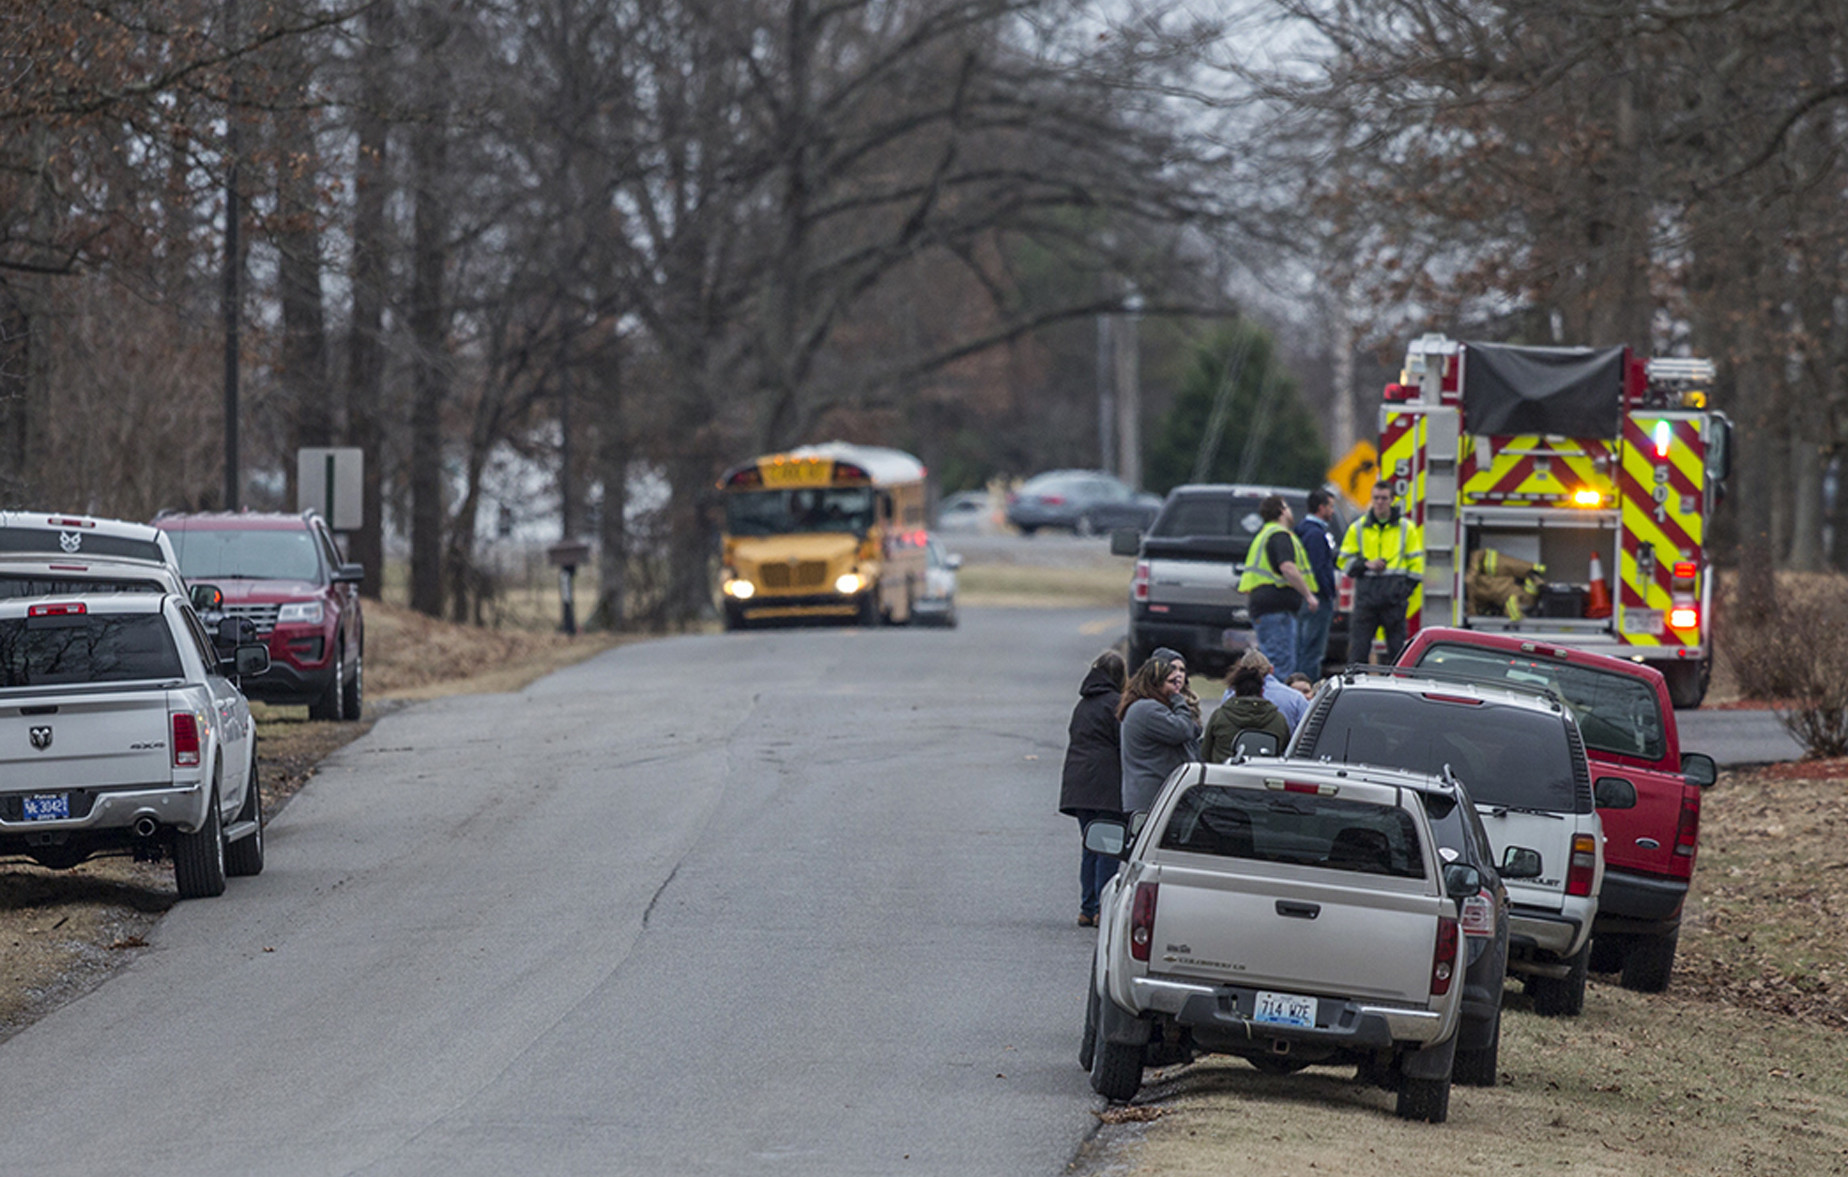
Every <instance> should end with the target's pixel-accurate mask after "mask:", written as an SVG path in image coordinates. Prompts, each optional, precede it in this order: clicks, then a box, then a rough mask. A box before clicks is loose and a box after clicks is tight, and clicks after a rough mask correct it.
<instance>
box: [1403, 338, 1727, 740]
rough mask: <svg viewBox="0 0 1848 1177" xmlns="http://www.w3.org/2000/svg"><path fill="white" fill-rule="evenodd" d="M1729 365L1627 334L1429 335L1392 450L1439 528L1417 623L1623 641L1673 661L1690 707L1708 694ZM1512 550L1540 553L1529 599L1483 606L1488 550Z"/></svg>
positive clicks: (1420, 508) (1519, 556) (1412, 353)
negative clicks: (1550, 337)
mask: <svg viewBox="0 0 1848 1177" xmlns="http://www.w3.org/2000/svg"><path fill="white" fill-rule="evenodd" d="M1713 375H1714V367H1713V364H1712V362H1711V361H1709V360H1703V359H1686V358H1644V357H1641V356H1637V355H1634V354H1633V353H1632V352H1631V350H1630V349H1629V348H1627V347H1612V348H1559V347H1522V346H1514V345H1507V344H1488V343H1462V342H1458V341H1455V340H1451V339H1447V338H1445V337H1443V336H1442V335H1426V336H1424V337H1423V338H1421V339H1418V340H1417V341H1415V342H1413V343H1412V344H1411V346H1410V347H1409V348H1408V349H1407V352H1406V357H1405V367H1404V370H1403V371H1402V372H1401V373H1400V376H1399V380H1398V382H1397V383H1394V384H1389V385H1387V386H1386V391H1385V399H1384V403H1383V404H1382V406H1381V408H1380V465H1379V469H1380V476H1381V477H1383V478H1389V479H1390V480H1391V483H1392V489H1393V495H1394V497H1395V498H1396V499H1397V500H1398V501H1399V502H1400V504H1402V508H1403V510H1404V511H1405V512H1406V514H1407V515H1408V516H1409V518H1410V519H1411V521H1412V522H1413V523H1415V524H1417V525H1418V526H1419V527H1420V528H1422V529H1423V533H1424V546H1425V574H1424V580H1423V583H1422V584H1421V585H1420V586H1419V587H1418V588H1417V589H1416V590H1415V591H1414V592H1413V594H1412V596H1411V599H1410V601H1409V602H1408V604H1407V608H1406V623H1407V625H1406V628H1407V632H1408V634H1410V633H1415V632H1417V630H1418V629H1419V627H1421V626H1424V625H1451V626H1460V627H1463V628H1466V629H1483V630H1495V631H1501V632H1510V633H1519V634H1532V635H1534V637H1535V639H1536V640H1542V641H1545V642H1547V643H1548V644H1552V645H1562V646H1575V647H1579V648H1581V649H1588V650H1596V651H1598V652H1600V653H1605V654H1614V655H1617V656H1620V657H1625V658H1630V659H1633V660H1635V661H1638V662H1646V663H1648V664H1649V665H1651V666H1654V667H1655V668H1656V669H1658V670H1660V671H1661V672H1662V674H1663V676H1664V677H1665V678H1666V679H1667V680H1668V688H1669V693H1670V695H1671V697H1672V698H1673V701H1674V704H1675V706H1677V707H1695V706H1699V704H1700V701H1701V699H1702V698H1703V697H1704V696H1705V694H1706V691H1707V681H1708V677H1709V675H1710V674H1711V671H1712V667H1713V609H1712V605H1713V587H1714V586H1713V576H1714V574H1713V567H1712V564H1711V562H1710V561H1709V560H1708V556H1707V548H1706V544H1707V535H1708V533H1709V525H1710V523H1711V520H1712V513H1713V511H1714V510H1715V509H1716V508H1717V506H1718V505H1719V500H1720V497H1721V495H1722V494H1723V493H1724V486H1723V483H1724V480H1725V478H1726V477H1727V474H1728V472H1729V460H1730V453H1731V444H1730V442H1731V434H1732V425H1731V423H1730V422H1729V421H1728V420H1727V419H1726V417H1725V415H1724V414H1722V413H1718V412H1714V411H1712V410H1710V409H1708V408H1707V396H1706V392H1705V387H1706V386H1707V385H1708V384H1709V383H1710V382H1711V381H1712V379H1713ZM1490 553H1493V555H1492V556H1491V555H1490ZM1496 559H1500V560H1503V561H1507V562H1510V563H1515V566H1517V567H1519V566H1521V565H1522V564H1524V565H1528V566H1532V567H1533V569H1534V571H1533V574H1532V579H1531V588H1532V589H1533V591H1532V594H1531V595H1530V596H1528V597H1527V598H1525V604H1526V607H1525V608H1522V607H1515V608H1508V607H1501V608H1496V609H1493V610H1491V609H1489V608H1488V607H1485V606H1484V605H1483V603H1482V602H1481V600H1480V599H1478V600H1477V601H1476V602H1474V603H1473V604H1472V600H1471V594H1470V593H1469V592H1468V591H1467V584H1468V578H1469V576H1470V573H1471V570H1472V560H1473V561H1474V562H1475V563H1474V565H1473V567H1474V568H1475V569H1477V570H1480V569H1481V568H1482V567H1483V565H1484V562H1485V561H1487V562H1489V563H1493V561H1495V560H1496ZM1516 562H1518V563H1516Z"/></svg>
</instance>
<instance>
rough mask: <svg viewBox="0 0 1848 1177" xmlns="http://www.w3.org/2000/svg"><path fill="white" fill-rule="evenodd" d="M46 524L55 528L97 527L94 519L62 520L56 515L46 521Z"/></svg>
mask: <svg viewBox="0 0 1848 1177" xmlns="http://www.w3.org/2000/svg"><path fill="white" fill-rule="evenodd" d="M45 522H47V523H49V524H51V525H52V526H53V527H95V526H96V521H95V520H94V519H60V518H59V517H58V516H56V515H53V516H52V517H51V518H49V519H47V520H45Z"/></svg>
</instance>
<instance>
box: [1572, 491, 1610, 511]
mask: <svg viewBox="0 0 1848 1177" xmlns="http://www.w3.org/2000/svg"><path fill="white" fill-rule="evenodd" d="M1572 505H1573V506H1575V507H1601V506H1603V505H1604V495H1603V493H1602V492H1600V491H1595V490H1590V489H1584V490H1575V491H1573V492H1572Z"/></svg>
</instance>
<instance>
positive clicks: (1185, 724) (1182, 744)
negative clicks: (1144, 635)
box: [1117, 658, 1200, 813]
mask: <svg viewBox="0 0 1848 1177" xmlns="http://www.w3.org/2000/svg"><path fill="white" fill-rule="evenodd" d="M1117 715H1118V717H1119V718H1121V719H1122V721H1123V812H1124V813H1146V812H1147V811H1148V810H1149V808H1150V807H1151V806H1153V805H1154V804H1155V795H1156V794H1157V793H1159V792H1161V786H1162V784H1163V783H1164V782H1165V781H1167V779H1168V774H1169V773H1171V772H1173V771H1174V770H1175V769H1176V768H1178V767H1179V766H1181V765H1183V764H1187V763H1189V762H1190V761H1194V760H1198V759H1199V758H1200V725H1199V723H1198V722H1196V721H1195V720H1194V717H1193V714H1192V712H1191V711H1190V710H1189V709H1188V706H1187V671H1186V670H1185V669H1184V668H1182V667H1180V666H1177V665H1176V664H1175V663H1173V662H1170V661H1169V660H1168V659H1166V658H1150V659H1149V660H1148V661H1147V662H1144V663H1143V664H1142V666H1141V667H1140V668H1139V669H1138V670H1137V671H1136V673H1135V675H1134V677H1132V678H1131V679H1130V680H1129V685H1128V686H1127V687H1125V688H1124V690H1123V700H1122V702H1121V703H1119V704H1118V705H1117Z"/></svg>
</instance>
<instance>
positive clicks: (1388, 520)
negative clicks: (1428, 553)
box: [1339, 481, 1424, 664]
mask: <svg viewBox="0 0 1848 1177" xmlns="http://www.w3.org/2000/svg"><path fill="white" fill-rule="evenodd" d="M1339 563H1340V564H1341V566H1342V567H1343V568H1346V569H1347V570H1348V574H1349V575H1350V576H1352V577H1353V578H1354V612H1353V614H1352V615H1351V616H1350V617H1349V618H1348V661H1349V662H1357V663H1364V662H1366V661H1367V660H1368V656H1369V655H1370V654H1372V652H1373V634H1374V631H1375V630H1382V629H1383V630H1385V631H1386V661H1387V662H1388V663H1389V664H1390V663H1392V662H1396V661H1398V659H1399V651H1400V650H1403V649H1404V648H1405V605H1406V602H1407V601H1410V600H1411V599H1412V590H1413V589H1415V588H1417V587H1418V582H1419V580H1420V579H1422V578H1423V576H1424V535H1423V533H1422V532H1421V531H1420V530H1419V528H1418V525H1417V524H1415V523H1413V522H1412V521H1411V520H1409V519H1407V518H1405V516H1404V515H1403V514H1401V513H1400V511H1399V508H1398V507H1397V506H1395V505H1394V504H1393V501H1392V486H1391V485H1390V484H1389V483H1386V482H1384V481H1381V482H1376V483H1374V484H1373V505H1372V506H1371V507H1369V508H1368V509H1367V513H1366V514H1365V515H1362V516H1361V517H1360V518H1359V519H1356V520H1355V521H1354V525H1353V526H1352V527H1349V528H1348V533H1347V537H1346V538H1345V539H1343V540H1342V541H1341V555H1340V557H1339Z"/></svg>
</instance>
